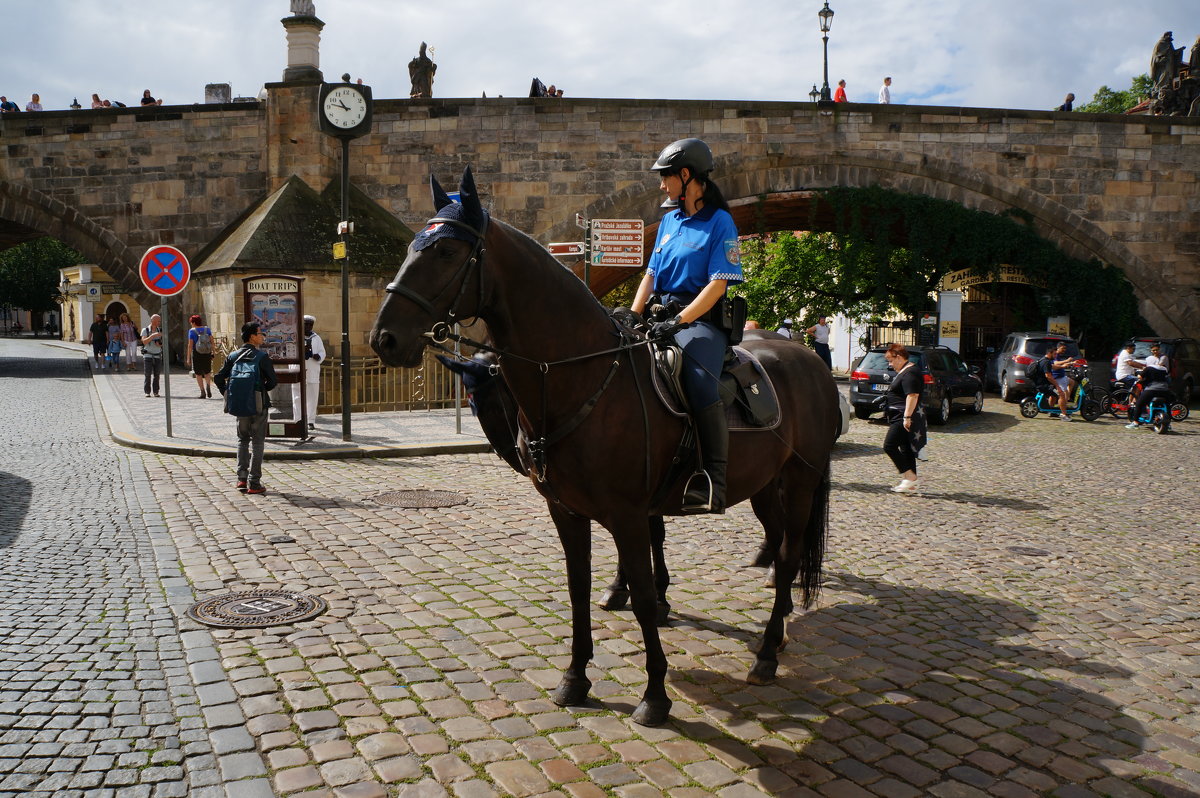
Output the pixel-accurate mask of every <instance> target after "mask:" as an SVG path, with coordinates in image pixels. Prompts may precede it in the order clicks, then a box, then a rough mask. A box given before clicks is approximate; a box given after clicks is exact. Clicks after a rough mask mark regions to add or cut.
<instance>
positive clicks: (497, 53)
mask: <svg viewBox="0 0 1200 798" xmlns="http://www.w3.org/2000/svg"><path fill="white" fill-rule="evenodd" d="M821 4H822V2H821V0H691V2H681V1H680V0H652V1H651V2H646V0H641V1H640V2H633V1H632V0H595V2H592V3H577V2H570V0H556V1H552V0H521V1H520V2H517V1H516V0H441V1H440V2H436V1H435V0H424V2H415V1H412V0H315V5H316V11H317V16H319V17H320V18H321V19H322V20H324V22H325V23H326V26H325V29H324V32H323V34H322V41H321V68H322V70H323V71H324V73H325V77H326V79H327V80H336V79H337V78H338V77H339V76H340V75H341V74H342V73H343V72H349V73H351V74H352V75H353V76H354V77H355V78H358V77H361V78H363V80H364V81H365V82H366V83H368V84H370V85H371V86H372V87H373V88H374V93H375V96H376V98H394V97H405V96H407V95H408V90H409V82H408V72H407V63H408V60H409V59H410V58H412V57H413V56H414V55H416V52H417V49H418V47H419V46H420V44H421V42H422V41H426V42H428V43H429V45H430V48H431V51H432V55H433V58H434V61H436V62H437V64H438V72H437V78H436V82H435V84H434V95H435V96H437V97H478V96H480V94H481V93H484V92H486V93H487V95H488V96H496V95H505V96H525V95H526V94H527V92H528V87H529V83H530V78H532V77H534V76H537V77H539V78H541V79H542V80H543V81H544V82H546V83H548V84H549V83H554V84H557V85H558V86H559V87H560V88H562V89H564V91H565V93H566V96H567V97H634V98H677V99H717V100H721V99H751V100H798V99H799V100H806V99H807V96H808V92H809V91H810V89H811V88H812V85H813V83H817V84H818V85H819V83H820V81H821V36H820V33H819V30H818V26H817V11H818V10H820V8H821ZM830 5H831V7H832V9H833V10H834V12H835V17H834V21H833V30H832V32H831V34H830V42H829V60H830V75H829V79H830V84H831V85H832V84H834V83H835V82H836V81H837V80H838V79H839V78H845V79H846V81H847V82H848V92H849V95H850V99H851V100H862V101H868V102H874V101H875V97H876V94H877V91H878V88H879V84H880V81H881V78H882V77H883V76H884V75H885V74H886V75H891V76H892V77H893V81H894V82H893V86H892V98H893V101H894V102H901V103H921V104H928V105H949V106H963V105H966V106H990V107H1008V108H1043V109H1050V108H1053V107H1054V106H1056V105H1058V104H1059V103H1061V102H1062V99H1063V96H1064V95H1065V94H1066V93H1067V92H1068V91H1071V92H1074V93H1075V94H1076V96H1077V97H1078V98H1079V99H1078V102H1083V101H1086V100H1087V99H1089V98H1090V97H1091V96H1092V94H1093V93H1094V92H1095V91H1096V89H1097V88H1099V87H1100V86H1101V85H1104V84H1107V85H1109V86H1111V87H1113V88H1119V89H1126V88H1128V87H1129V82H1130V78H1131V77H1132V76H1133V75H1136V74H1140V73H1142V72H1146V71H1148V67H1149V61H1150V52H1151V50H1152V48H1153V46H1154V43H1155V42H1156V41H1157V40H1158V38H1159V37H1160V36H1161V35H1162V34H1163V32H1164V31H1167V30H1171V31H1174V33H1175V43H1176V46H1177V47H1182V46H1188V47H1190V46H1191V45H1192V43H1193V42H1194V41H1195V40H1196V38H1197V36H1198V35H1200V15H1198V14H1197V9H1198V6H1200V0H1138V1H1137V2H1130V0H830ZM0 11H3V15H2V16H0V19H2V20H3V31H4V33H3V45H2V46H0V94H4V95H7V96H8V97H9V99H12V100H15V101H17V102H18V103H19V104H20V105H21V107H22V108H23V107H24V105H25V103H26V102H27V101H28V100H29V96H30V94H31V93H32V92H38V93H39V94H41V96H42V102H43V104H44V105H45V107H46V108H47V109H48V110H49V109H58V108H65V107H66V106H67V105H69V104H70V102H71V100H72V98H75V97H78V98H79V101H80V102H81V103H83V104H84V106H85V107H86V106H87V105H88V104H89V98H90V97H91V95H92V93H93V92H97V93H99V94H100V96H101V97H102V98H110V99H118V100H122V101H123V102H126V103H129V104H134V103H136V102H137V99H138V98H139V97H140V96H141V92H142V90H143V89H146V88H149V89H150V90H151V92H152V93H153V95H154V96H155V97H161V98H164V100H165V102H166V103H167V104H173V103H195V102H201V101H202V100H203V97H204V85H205V84H206V83H225V82H227V83H230V84H232V86H233V92H234V95H235V96H236V95H245V96H253V95H255V94H256V93H257V92H258V90H259V88H260V87H261V86H262V84H263V83H264V82H270V81H277V80H280V78H281V77H282V73H283V68H284V66H285V65H286V44H285V38H284V31H283V27H282V25H280V23H279V20H280V18H281V17H284V16H287V15H288V14H289V13H290V6H289V0H0Z"/></svg>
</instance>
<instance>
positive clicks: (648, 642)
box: [605, 512, 671, 726]
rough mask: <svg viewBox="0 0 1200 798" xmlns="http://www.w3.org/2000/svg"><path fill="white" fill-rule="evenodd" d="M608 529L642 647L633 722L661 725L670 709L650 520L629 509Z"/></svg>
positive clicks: (608, 525) (613, 520)
mask: <svg viewBox="0 0 1200 798" xmlns="http://www.w3.org/2000/svg"><path fill="white" fill-rule="evenodd" d="M605 526H606V527H607V528H608V530H609V531H610V532H611V533H612V536H613V541H614V542H615V543H616V545H617V553H618V554H619V556H620V558H621V567H622V569H623V570H624V572H625V577H626V578H627V579H628V580H629V596H630V600H631V602H632V604H633V615H634V617H635V618H637V622H638V626H640V627H641V629H642V640H643V642H644V644H645V648H646V692H645V693H643V694H642V701H641V703H639V704H638V706H637V709H635V710H634V711H633V722H634V723H639V724H641V725H642V726H661V725H662V724H663V723H666V722H667V718H668V717H669V716H670V713H671V699H670V698H668V697H667V688H666V680H667V657H666V655H665V654H664V653H663V648H662V643H661V641H660V640H659V639H658V625H657V620H658V601H657V598H656V597H655V592H654V575H653V573H652V571H651V568H650V520H649V518H647V516H645V515H642V514H640V513H636V512H635V513H630V514H628V515H625V516H622V517H620V518H615V519H612V520H610V521H609V522H608V523H606V524H605Z"/></svg>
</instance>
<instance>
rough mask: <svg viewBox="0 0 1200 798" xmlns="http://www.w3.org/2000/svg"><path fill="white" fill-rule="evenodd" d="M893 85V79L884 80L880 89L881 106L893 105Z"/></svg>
mask: <svg viewBox="0 0 1200 798" xmlns="http://www.w3.org/2000/svg"><path fill="white" fill-rule="evenodd" d="M891 85H892V79H891V78H890V77H888V78H884V79H883V85H882V86H880V87H879V104H880V105H891V104H892V89H891Z"/></svg>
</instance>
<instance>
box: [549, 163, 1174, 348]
mask: <svg viewBox="0 0 1200 798" xmlns="http://www.w3.org/2000/svg"><path fill="white" fill-rule="evenodd" d="M714 176H715V177H716V179H717V181H718V182H719V183H720V185H721V189H722V191H723V192H724V193H725V197H726V199H728V200H729V202H730V205H731V206H732V210H733V214H734V219H735V221H736V222H737V224H738V229H739V230H740V231H742V233H747V232H751V231H753V230H755V229H756V227H757V226H758V218H757V217H758V215H759V214H760V213H761V214H762V215H763V216H764V217H766V218H767V219H768V220H769V221H768V224H767V226H766V230H768V231H773V230H780V229H787V230H800V229H805V228H806V227H808V226H810V225H811V223H812V218H813V217H812V214H811V212H810V205H811V202H812V198H813V194H812V191H813V190H816V189H823V188H831V187H836V186H841V187H848V188H868V187H871V186H879V187H881V188H887V189H892V190H895V191H899V192H902V193H906V194H916V195H923V196H927V197H932V198H935V199H942V200H947V201H950V202H955V203H958V204H960V205H962V206H964V207H966V208H970V209H973V210H979V211H985V212H988V213H994V214H999V213H1002V212H1004V211H1005V210H1008V209H1017V210H1021V211H1024V212H1025V213H1028V214H1029V215H1030V217H1031V218H1032V219H1033V222H1034V229H1035V231H1036V232H1037V233H1038V235H1040V236H1041V237H1042V238H1045V239H1046V240H1048V241H1050V242H1051V243H1053V244H1054V245H1056V246H1057V247H1059V248H1060V249H1061V250H1062V251H1063V252H1064V253H1066V254H1067V255H1069V256H1071V257H1075V258H1079V259H1081V260H1087V259H1090V258H1096V259H1097V260H1099V261H1100V262H1101V263H1106V264H1110V265H1112V266H1115V267H1117V268H1119V269H1121V271H1122V272H1123V273H1124V274H1125V276H1126V277H1127V278H1128V279H1129V282H1130V284H1131V285H1132V286H1133V288H1134V292H1135V294H1136V296H1137V298H1138V300H1139V309H1140V311H1141V313H1142V315H1143V316H1144V317H1145V318H1146V320H1147V321H1148V322H1150V324H1151V326H1152V327H1154V328H1155V329H1156V330H1159V331H1160V332H1161V333H1163V334H1172V335H1183V334H1184V333H1183V332H1182V331H1181V330H1179V329H1178V327H1177V326H1176V325H1175V324H1174V323H1173V322H1172V318H1173V317H1175V314H1174V313H1172V312H1170V310H1171V309H1167V308H1163V307H1161V306H1160V301H1161V297H1159V296H1157V295H1156V294H1157V293H1158V292H1157V291H1156V290H1155V289H1156V287H1159V286H1158V280H1157V275H1156V273H1155V272H1154V271H1153V270H1152V269H1151V268H1150V267H1149V266H1148V265H1147V264H1146V263H1145V262H1144V261H1143V260H1142V259H1141V258H1139V257H1137V255H1135V254H1134V253H1133V252H1132V251H1131V250H1130V249H1129V248H1128V247H1127V246H1125V245H1124V244H1122V243H1121V242H1119V241H1116V240H1114V239H1113V238H1112V237H1111V236H1110V235H1108V233H1106V232H1105V231H1104V230H1102V229H1101V228H1100V227H1098V226H1097V225H1096V224H1094V223H1092V222H1090V221H1088V220H1087V219H1085V218H1083V217H1082V216H1080V215H1079V214H1077V213H1075V212H1073V211H1071V210H1070V209H1068V208H1066V207H1065V206H1063V205H1062V204H1060V203H1058V202H1055V201H1054V200H1052V199H1050V198H1048V197H1045V196H1043V195H1040V194H1038V193H1036V192H1034V191H1032V190H1030V189H1029V188H1027V187H1025V186H1022V185H1019V184H1017V183H1015V182H1013V181H1011V180H1008V179H1007V178H1004V177H1003V176H1000V175H994V174H985V173H983V172H978V171H965V170H963V169H962V168H960V167H956V166H955V165H953V164H949V163H942V162H939V161H937V160H935V159H932V158H929V157H927V156H921V158H920V160H919V162H918V161H913V160H911V158H910V157H908V156H905V155H903V154H900V153H897V154H896V155H895V157H887V153H886V152H884V153H882V154H880V155H876V156H874V157H872V156H863V155H854V156H850V155H842V154H834V155H829V156H825V155H812V154H798V155H750V156H744V157H738V156H734V157H732V158H725V159H719V160H718V163H717V168H716V170H715V172H714ZM661 201H662V193H661V192H660V191H658V188H657V184H656V183H655V181H654V180H653V178H652V177H651V176H649V175H647V182H646V185H645V186H637V187H630V188H628V189H625V190H623V191H621V192H618V193H616V194H613V195H611V196H609V197H605V198H603V199H601V200H598V201H597V202H595V203H593V204H591V205H589V206H588V208H587V209H586V210H585V211H584V215H585V216H587V217H588V218H626V217H640V218H643V219H646V218H649V219H657V217H659V216H660V215H661V214H662V211H661V210H659V208H658V206H659V204H660V203H661ZM760 203H761V204H760ZM570 227H571V225H570V224H569V223H564V224H562V225H558V226H556V227H555V228H553V229H552V230H551V231H550V234H551V235H552V236H555V235H570V234H571V233H570ZM656 227H657V222H652V223H651V224H649V225H648V228H650V229H651V230H652V229H655V228H656ZM648 240H649V241H653V236H652V235H651V236H648ZM648 251H649V247H648V246H647V254H648ZM628 276H629V272H628V270H625V271H624V272H621V271H618V270H616V269H611V270H605V271H603V272H600V273H598V274H597V275H596V278H595V280H594V283H595V289H596V292H597V293H598V294H600V295H603V294H604V293H607V291H608V290H611V288H613V287H615V286H616V285H617V284H619V283H620V282H622V281H623V280H624V279H627V277H628Z"/></svg>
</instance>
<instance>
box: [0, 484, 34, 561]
mask: <svg viewBox="0 0 1200 798" xmlns="http://www.w3.org/2000/svg"><path fill="white" fill-rule="evenodd" d="M32 492H33V483H31V482H30V481H29V480H27V479H22V478H21V477H18V476H17V475H16V474H6V473H4V472H2V471H0V496H3V497H4V500H3V502H0V548H5V547H8V546H11V545H12V544H13V542H14V541H15V540H16V539H17V533H18V532H19V531H20V529H21V522H22V521H24V520H25V514H26V513H27V512H29V497H30V495H31V494H32Z"/></svg>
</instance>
